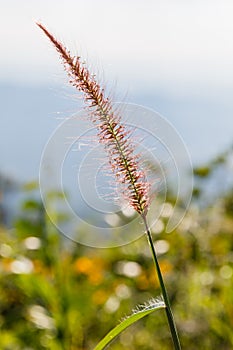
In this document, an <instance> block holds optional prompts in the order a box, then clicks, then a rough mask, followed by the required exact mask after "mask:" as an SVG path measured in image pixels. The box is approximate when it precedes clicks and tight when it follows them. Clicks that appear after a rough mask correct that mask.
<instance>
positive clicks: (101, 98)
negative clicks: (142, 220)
mask: <svg viewBox="0 0 233 350" xmlns="http://www.w3.org/2000/svg"><path fill="white" fill-rule="evenodd" d="M37 25H38V26H39V28H40V29H42V31H43V32H44V33H45V35H46V36H47V37H48V38H49V40H50V41H51V42H52V43H53V45H54V46H55V48H56V50H57V51H58V53H59V55H60V57H61V58H62V61H63V64H64V68H65V70H66V72H67V73H68V76H69V78H70V80H69V82H70V84H71V85H73V86H74V87H75V88H76V89H77V90H78V91H80V92H82V93H83V95H84V101H85V102H86V104H87V106H88V111H89V115H90V118H91V120H92V121H93V123H94V124H95V125H96V127H97V129H98V137H99V141H100V142H101V143H102V144H103V145H104V148H105V150H106V152H107V154H108V158H109V163H110V165H111V167H112V170H113V172H114V174H115V176H116V179H117V180H118V181H119V182H120V183H122V184H124V186H125V188H124V194H125V197H126V199H127V200H128V201H129V204H130V205H131V206H132V207H133V208H134V209H135V210H136V211H137V212H138V213H139V214H140V215H141V216H143V217H145V216H146V214H147V210H148V206H149V191H150V183H149V182H148V180H147V179H146V174H145V172H144V170H143V169H142V168H140V164H139V163H140V162H139V155H136V153H135V148H134V146H133V143H132V140H131V138H130V134H129V132H128V131H127V130H126V128H125V126H124V125H123V123H122V122H121V118H120V116H119V115H118V114H117V113H116V112H115V111H114V109H113V106H112V101H111V99H110V98H109V97H106V96H105V91H104V89H103V88H101V86H100V85H99V83H98V82H97V81H96V79H95V77H94V76H93V75H92V74H91V73H90V72H89V70H88V68H87V67H86V66H85V65H84V64H83V63H82V62H81V60H80V57H79V56H72V55H71V54H70V52H69V51H68V50H67V49H66V47H65V46H64V45H63V44H62V43H61V42H59V41H58V40H57V39H56V38H55V37H54V36H53V35H52V34H51V33H50V32H49V31H48V30H47V29H46V28H45V27H44V26H43V25H42V24H41V23H37Z"/></svg>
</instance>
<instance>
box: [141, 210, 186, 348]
mask: <svg viewBox="0 0 233 350" xmlns="http://www.w3.org/2000/svg"><path fill="white" fill-rule="evenodd" d="M142 218H143V221H144V224H145V227H146V233H147V238H148V242H149V245H150V248H151V253H152V257H153V260H154V263H155V267H156V271H157V275H158V279H159V284H160V288H161V291H162V295H163V299H164V303H165V305H166V308H165V310H166V315H167V320H168V324H169V328H170V331H171V336H172V340H173V344H174V348H175V350H181V346H180V341H179V337H178V333H177V330H176V325H175V320H174V317H173V314H172V310H171V305H170V301H169V297H168V294H167V290H166V287H165V284H164V281H163V276H162V273H161V270H160V266H159V262H158V259H157V254H156V251H155V247H154V244H153V240H152V236H151V232H150V229H149V227H148V224H147V220H146V217H145V216H142Z"/></svg>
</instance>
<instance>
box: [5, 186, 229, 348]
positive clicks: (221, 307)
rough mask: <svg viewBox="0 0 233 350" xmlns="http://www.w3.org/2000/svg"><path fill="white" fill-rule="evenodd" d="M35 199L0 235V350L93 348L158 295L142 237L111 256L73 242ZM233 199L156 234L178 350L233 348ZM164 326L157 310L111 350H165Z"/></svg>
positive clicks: (222, 200) (30, 197)
mask: <svg viewBox="0 0 233 350" xmlns="http://www.w3.org/2000/svg"><path fill="white" fill-rule="evenodd" d="M33 191H34V187H33V190H31V191H28V199H27V200H26V201H25V202H24V204H23V205H22V213H21V215H20V216H19V217H18V218H17V220H16V222H15V225H14V228H13V229H11V230H7V229H6V228H4V227H2V228H1V229H0V269H1V275H0V314H1V316H0V332H1V337H0V349H2V350H10V349H16V350H25V349H30V350H41V349H51V350H87V349H93V348H94V347H95V346H96V344H97V343H98V342H99V341H100V339H102V338H103V337H104V336H105V335H106V334H107V333H108V332H109V331H110V330H111V329H113V328H114V327H116V325H117V324H118V323H119V320H120V319H122V317H124V316H125V315H126V314H130V313H131V311H132V309H133V308H134V307H135V305H137V304H142V303H144V302H146V301H147V300H148V299H150V298H151V297H153V296H157V295H158V294H160V290H159V285H158V281H157V280H156V279H155V277H154V276H155V274H154V266H153V262H152V259H151V256H150V252H149V247H148V245H147V241H146V238H145V237H142V238H140V239H139V240H138V241H136V242H133V243H131V244H129V245H126V246H123V247H120V248H115V249H93V248H88V247H84V246H81V245H79V244H76V243H73V242H71V241H69V240H67V239H65V238H64V237H63V236H62V235H60V234H59V233H58V232H57V231H56V229H55V228H54V226H53V225H52V224H51V223H50V221H49V219H48V218H47V216H46V213H45V211H44V209H43V206H42V204H41V203H40V201H39V200H37V199H35V198H36V196H34V193H33ZM54 198H58V200H62V198H61V196H60V195H59V194H58V196H57V197H56V196H54V194H53V195H52V199H51V200H54ZM232 198H233V197H232V192H230V191H229V193H228V194H227V196H226V197H224V198H217V199H216V201H215V203H211V206H209V207H207V208H203V209H202V210H201V211H200V210H199V209H198V207H197V206H196V205H193V206H191V208H190V210H189V212H188V213H187V215H186V217H185V218H184V220H183V222H182V223H181V225H180V226H179V227H178V228H177V229H176V230H175V231H174V232H173V233H171V234H166V233H165V232H164V229H163V225H162V224H163V222H164V223H165V222H166V220H167V217H164V218H163V217H161V219H160V222H159V223H157V226H155V227H154V229H153V232H152V233H153V238H154V240H155V247H156V249H157V252H158V254H159V260H160V265H161V269H162V273H163V275H164V278H165V280H166V284H167V287H168V292H169V295H170V297H171V301H172V308H173V312H174V316H175V319H176V322H177V327H178V331H179V335H180V339H181V345H182V348H184V349H189V350H196V349H213V348H217V349H224V350H230V349H232V348H233V335H232V329H233V318H232V315H233V278H232V276H233V258H232V256H233V252H232V250H233V243H232V242H233V240H232V235H233V216H232V214H231V213H232V211H231V203H232V201H233V199H232ZM56 214H57V213H54V217H56V218H57V220H64V218H63V217H62V216H60V215H56ZM122 218H123V215H122ZM132 262H133V263H134V264H133V265H132V264H131V263H132ZM127 264H128V265H127ZM129 266H131V269H132V268H133V269H134V273H133V276H132V275H131V274H130V273H129V272H127V271H128V270H129ZM166 322H167V321H166V317H165V315H164V312H163V311H162V310H159V311H158V312H156V313H151V314H150V315H148V316H147V317H143V318H142V319H140V320H138V322H137V323H135V324H133V325H132V326H130V327H129V328H127V329H125V330H124V332H123V333H121V334H120V335H119V337H117V339H115V340H114V341H113V342H112V343H111V345H110V348H111V349H113V350H121V349H129V350H150V349H151V350H152V349H162V350H170V349H171V347H172V345H171V339H170V335H169V332H168V328H167V323H166Z"/></svg>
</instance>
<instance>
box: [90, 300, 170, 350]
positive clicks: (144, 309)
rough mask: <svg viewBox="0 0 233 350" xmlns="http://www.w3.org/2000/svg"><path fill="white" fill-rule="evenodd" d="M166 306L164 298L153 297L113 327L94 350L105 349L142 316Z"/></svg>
mask: <svg viewBox="0 0 233 350" xmlns="http://www.w3.org/2000/svg"><path fill="white" fill-rule="evenodd" d="M163 308H165V304H164V302H163V301H162V300H158V299H152V300H151V301H149V303H147V304H145V305H143V306H140V307H138V308H137V309H136V310H134V311H133V314H132V315H131V316H128V317H127V318H125V319H124V320H123V321H122V322H121V323H120V324H119V325H117V326H116V327H115V328H113V329H112V330H111V331H110V332H109V333H108V334H107V335H106V336H105V337H104V338H103V339H102V340H101V341H100V342H99V343H98V344H97V345H96V347H95V348H94V350H102V349H104V348H105V347H106V346H107V345H109V343H111V341H112V340H113V339H115V338H116V337H117V336H118V335H119V334H120V333H122V332H123V331H124V330H125V329H126V328H128V327H129V326H131V325H132V324H134V323H135V322H137V321H138V320H140V319H141V318H143V317H145V316H147V315H149V314H150V313H152V312H153V311H155V310H159V309H163Z"/></svg>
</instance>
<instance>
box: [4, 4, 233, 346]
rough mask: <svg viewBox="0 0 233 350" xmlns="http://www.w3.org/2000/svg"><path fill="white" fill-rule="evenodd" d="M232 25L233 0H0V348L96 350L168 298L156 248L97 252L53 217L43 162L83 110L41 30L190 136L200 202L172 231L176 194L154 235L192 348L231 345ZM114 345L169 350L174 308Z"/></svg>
mask: <svg viewBox="0 0 233 350" xmlns="http://www.w3.org/2000/svg"><path fill="white" fill-rule="evenodd" d="M232 15H233V3H232V2H231V1H230V0H223V1H221V2H220V1H215V0H214V1H209V0H207V1H205V2H203V1H199V0H196V1H189V2H185V1H183V0H178V1H171V0H165V1H164V0H163V1H158V0H155V1H150V0H145V1H143V2H142V1H139V0H136V1H134V2H132V1H129V0H127V1H122V0H120V1H117V2H109V1H104V0H98V1H94V0H86V1H82V0H80V1H77V0H76V1H75V0H68V1H61V0H60V1H59V0H58V1H53V0H49V1H47V2H45V1H41V2H35V1H29V0H21V1H20V2H19V1H16V0H10V1H7V2H6V1H2V2H1V11H0V19H1V21H0V23H1V24H0V26H1V30H0V39H1V56H0V96H1V128H0V194H1V197H0V218H1V231H0V240H1V242H0V243H1V244H0V256H1V262H0V271H1V277H0V299H1V301H0V312H1V315H0V328H1V334H2V335H1V339H0V348H1V349H4V350H5V349H6V350H8V349H20V350H21V349H24V350H25V349H27V350H32V349H44V348H45V349H82V350H84V349H91V348H93V347H94V345H95V344H96V343H97V342H98V340H100V339H101V338H102V337H103V336H104V335H105V334H106V332H107V331H108V330H109V329H110V328H111V327H113V326H114V325H116V324H117V323H118V321H119V319H121V317H122V316H124V315H125V314H129V313H130V312H131V310H132V308H133V307H134V306H135V305H136V304H137V303H143V302H145V301H146V300H147V299H148V298H150V297H151V296H156V295H158V294H159V288H158V282H157V280H156V279H155V278H154V277H153V276H154V272H153V265H152V262H151V258H150V256H149V251H148V248H147V245H146V242H145V240H144V238H142V239H140V240H138V241H137V242H134V243H132V244H131V245H128V246H125V247H121V248H117V249H110V250H101V249H91V248H87V247H84V246H81V245H78V244H76V243H72V242H71V241H69V240H67V239H65V238H64V237H62V236H61V235H59V233H58V232H57V231H56V229H55V227H54V226H53V225H52V224H51V223H50V221H49V219H48V218H47V216H46V213H45V210H44V208H43V205H42V203H41V200H40V196H39V195H38V174H39V164H40V158H41V154H42V151H43V148H44V146H45V144H46V142H47V140H48V138H49V137H50V135H51V134H52V132H53V131H54V129H55V128H56V127H57V126H58V125H59V124H60V123H61V121H63V120H64V118H67V117H70V116H71V115H73V114H74V113H76V112H77V111H78V110H80V109H81V108H82V104H81V101H80V100H79V99H78V98H77V96H76V95H75V94H76V92H75V91H74V90H73V89H72V88H71V87H69V86H68V84H67V78H66V75H65V73H64V72H63V68H62V66H61V63H60V62H59V59H58V57H57V53H56V52H55V50H54V48H53V47H51V45H50V43H49V42H48V40H47V38H45V37H44V35H43V34H42V33H41V31H40V30H39V29H38V28H37V26H36V25H35V21H41V22H42V23H43V24H45V25H46V26H47V27H48V29H49V30H50V31H51V32H53V33H54V35H56V37H57V38H58V39H60V40H62V41H63V42H64V43H65V44H66V45H67V47H69V48H70V50H71V51H72V53H74V54H78V55H81V56H82V58H83V59H84V60H86V61H87V63H88V66H90V67H91V69H92V70H93V71H94V72H97V74H98V75H99V76H100V78H101V79H102V81H103V82H104V84H106V85H107V86H108V88H109V89H110V90H111V91H113V95H114V97H115V100H116V101H121V100H122V99H123V100H124V101H125V100H126V101H127V102H133V103H136V104H141V105H144V106H146V107H149V108H152V109H154V110H156V111H157V112H159V113H160V114H161V115H163V116H164V117H165V118H167V120H168V121H170V122H171V123H172V124H173V125H174V127H175V128H176V129H177V131H178V132H179V133H180V135H181V136H182V138H183V140H184V142H185V144H186V146H187V148H188V151H189V153H190V156H191V160H192V163H193V166H194V177H195V184H194V191H193V200H192V204H191V207H190V210H189V212H188V213H187V215H186V218H185V219H184V220H183V222H182V224H181V225H180V226H179V227H178V228H177V229H176V230H175V231H174V232H173V233H172V234H170V235H168V234H166V232H165V229H164V227H165V224H166V221H167V220H168V217H169V215H171V211H172V208H173V205H174V201H175V199H174V198H173V197H172V194H169V195H168V198H167V207H166V208H167V209H169V208H170V209H169V210H170V211H169V210H167V212H165V213H164V215H163V216H162V217H161V220H159V221H158V224H157V226H156V227H154V229H153V235H154V239H155V241H156V242H157V243H156V244H157V250H158V253H159V257H160V261H161V267H162V270H163V273H164V276H165V279H166V281H167V285H168V290H169V294H170V295H171V299H172V304H173V308H174V314H175V316H176V319H177V324H178V329H179V332H180V335H181V343H182V344H183V346H184V349H185V348H188V349H197V348H203V349H211V348H213V347H218V348H219V349H232V347H233V336H232V327H233V318H232V315H233V307H232V305H233V304H232V302H233V293H232V275H233V270H232V268H233V252H232V248H233V243H232V242H233V240H232V233H233V226H232V224H233V195H232V193H233V192H232V178H233V177H232V173H233V171H232V143H233V142H232V141H233V140H232V136H233V118H232V112H233V100H232V96H231V91H232V87H233V43H232V33H233V22H232ZM49 200H50V201H51V203H53V202H54V201H62V200H63V196H62V194H61V193H52V194H50V196H49ZM180 206H181V208H182V202H181V203H180ZM169 213H170V214H169ZM54 218H55V219H54V220H57V222H59V221H64V220H67V221H68V220H69V218H67V217H66V216H65V215H62V213H60V212H59V213H57V212H56V211H54ZM120 219H121V220H122V222H127V220H129V218H128V217H127V216H124V215H123V214H122V215H121V217H120ZM83 234H84V235H85V228H83ZM132 263H133V264H132ZM111 348H112V349H132V350H133V349H135V350H136V349H145V350H147V349H170V348H171V343H170V337H169V334H168V330H167V325H166V319H165V317H164V314H163V312H162V311H161V312H160V311H159V312H157V313H155V314H154V315H153V314H152V315H151V316H149V317H148V318H146V319H145V320H144V321H140V322H139V323H138V324H137V325H135V326H134V331H133V332H132V329H131V330H130V329H129V331H126V333H124V334H122V336H121V337H120V339H118V340H116V341H115V342H114V343H113V344H112V345H111Z"/></svg>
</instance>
